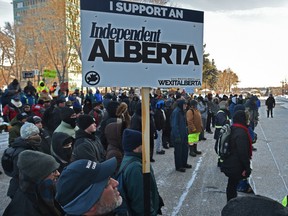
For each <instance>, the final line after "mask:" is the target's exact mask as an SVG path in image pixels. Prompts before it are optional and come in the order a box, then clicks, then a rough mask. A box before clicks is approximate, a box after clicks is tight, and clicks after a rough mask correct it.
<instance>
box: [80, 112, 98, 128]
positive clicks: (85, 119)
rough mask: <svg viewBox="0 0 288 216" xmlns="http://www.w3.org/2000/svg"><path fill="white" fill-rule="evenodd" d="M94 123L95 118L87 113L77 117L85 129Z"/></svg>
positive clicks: (81, 126)
mask: <svg viewBox="0 0 288 216" xmlns="http://www.w3.org/2000/svg"><path fill="white" fill-rule="evenodd" d="M93 123H95V119H94V118H93V117H92V116H90V115H87V114H84V115H80V116H79V117H78V119H77V125H78V127H79V128H80V129H82V130H85V129H86V128H88V127H89V126H90V125H91V124H93Z"/></svg>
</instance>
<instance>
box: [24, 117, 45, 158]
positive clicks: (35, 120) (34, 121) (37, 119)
mask: <svg viewBox="0 0 288 216" xmlns="http://www.w3.org/2000/svg"><path fill="white" fill-rule="evenodd" d="M27 122H30V123H32V124H34V125H36V127H38V128H39V135H40V137H41V143H40V149H41V152H43V153H45V154H49V155H50V154H51V136H50V134H49V132H48V130H46V129H45V128H43V125H42V119H41V118H40V117H39V116H31V117H29V118H28V119H27Z"/></svg>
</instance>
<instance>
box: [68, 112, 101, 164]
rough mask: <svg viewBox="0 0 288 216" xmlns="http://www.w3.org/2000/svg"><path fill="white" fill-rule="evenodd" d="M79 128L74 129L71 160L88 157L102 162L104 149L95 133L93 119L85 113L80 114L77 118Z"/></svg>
mask: <svg viewBox="0 0 288 216" xmlns="http://www.w3.org/2000/svg"><path fill="white" fill-rule="evenodd" d="M77 125H78V127H79V130H77V131H76V137H75V143H74V149H73V152H72V159H71V160H72V161H75V160H80V159H88V160H91V161H96V162H102V161H104V160H105V150H104V148H103V146H102V144H101V141H100V139H99V138H98V137H97V136H96V135H95V132H96V127H97V125H96V123H95V119H94V118H93V117H92V116H90V115H87V114H84V115H80V116H79V117H78V119H77Z"/></svg>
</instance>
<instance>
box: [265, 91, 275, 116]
mask: <svg viewBox="0 0 288 216" xmlns="http://www.w3.org/2000/svg"><path fill="white" fill-rule="evenodd" d="M265 105H266V106H267V118H269V114H271V118H273V108H274V107H275V99H274V97H273V96H272V94H270V95H269V97H268V98H267V100H266V101H265Z"/></svg>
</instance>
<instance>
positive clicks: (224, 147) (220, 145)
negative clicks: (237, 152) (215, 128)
mask: <svg viewBox="0 0 288 216" xmlns="http://www.w3.org/2000/svg"><path fill="white" fill-rule="evenodd" d="M230 136H231V126H230V124H225V125H223V126H222V128H221V129H220V132H219V137H218V139H217V140H216V143H215V150H216V153H217V154H218V155H219V156H220V157H221V158H227V157H228V156H229V155H230V153H231V147H230Z"/></svg>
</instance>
